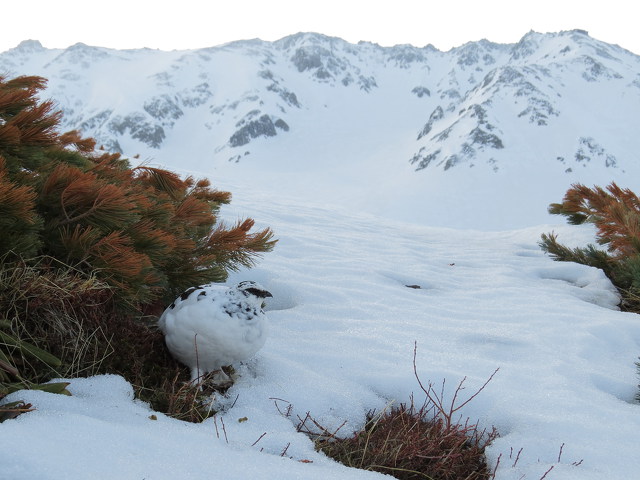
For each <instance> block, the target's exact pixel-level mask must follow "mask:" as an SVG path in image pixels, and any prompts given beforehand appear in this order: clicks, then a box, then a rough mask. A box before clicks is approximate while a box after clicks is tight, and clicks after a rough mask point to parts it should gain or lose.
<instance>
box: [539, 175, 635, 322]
mask: <svg viewBox="0 0 640 480" xmlns="http://www.w3.org/2000/svg"><path fill="white" fill-rule="evenodd" d="M549 213H552V214H556V215H564V216H565V217H567V221H568V222H569V223H570V224H573V225H579V224H582V223H585V222H588V223H593V224H594V225H595V227H596V229H597V232H596V241H597V243H598V245H600V246H602V247H605V249H602V248H598V247H596V246H595V245H587V246H585V247H579V248H569V247H566V246H564V245H562V244H560V243H559V242H558V239H557V235H555V234H554V233H550V234H543V235H542V240H541V242H540V246H541V248H542V249H543V250H544V251H545V252H547V253H548V254H549V255H551V257H552V258H553V259H554V260H558V261H562V262H576V263H581V264H584V265H590V266H593V267H597V268H600V269H602V270H603V271H604V273H605V274H606V275H607V276H608V277H609V279H610V280H611V282H612V283H613V284H614V285H615V286H616V287H617V288H618V290H619V291H620V293H621V296H622V303H621V305H620V306H621V308H622V309H624V310H627V311H634V312H639V311H640V199H639V198H638V196H637V195H636V194H635V193H633V192H632V191H631V190H629V189H623V188H620V187H619V186H618V185H616V184H615V183H611V184H610V185H609V186H607V188H606V190H605V189H603V188H601V187H593V188H588V187H585V186H584V185H580V184H575V185H573V186H572V187H571V188H570V189H569V190H568V191H567V193H566V195H565V197H564V199H563V201H562V203H554V204H551V205H550V206H549Z"/></svg>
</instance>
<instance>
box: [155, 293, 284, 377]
mask: <svg viewBox="0 0 640 480" xmlns="http://www.w3.org/2000/svg"><path fill="white" fill-rule="evenodd" d="M271 296H272V295H271V294H270V293H269V292H268V291H266V290H265V289H264V288H263V287H262V286H260V285H259V284H257V283H255V282H240V283H239V284H238V285H236V286H235V287H230V288H229V287H225V286H221V285H214V284H210V285H203V286H199V287H193V288H190V289H188V290H186V291H185V292H184V293H183V294H182V295H180V296H179V297H178V298H177V299H176V300H175V301H174V302H173V303H172V304H171V305H170V306H169V307H168V308H167V309H166V310H165V311H164V313H163V314H162V316H161V317H160V320H159V322H158V325H159V326H160V329H161V330H162V331H163V332H164V335H165V342H166V344H167V347H168V348H169V351H170V352H171V354H172V355H173V356H174V357H175V358H176V359H177V360H178V361H180V362H181V363H183V364H185V365H187V366H188V367H189V368H190V369H191V379H192V380H197V379H198V378H200V377H201V376H202V375H204V374H205V373H208V372H212V371H214V370H218V369H220V368H221V367H223V366H227V365H232V364H233V363H236V362H240V361H243V360H246V359H248V358H250V357H251V356H253V355H254V354H255V353H256V352H257V351H258V350H260V349H261V348H262V346H263V345H264V343H265V341H266V338H267V328H268V325H267V318H266V315H265V313H264V311H263V310H262V302H263V300H264V298H265V297H271Z"/></svg>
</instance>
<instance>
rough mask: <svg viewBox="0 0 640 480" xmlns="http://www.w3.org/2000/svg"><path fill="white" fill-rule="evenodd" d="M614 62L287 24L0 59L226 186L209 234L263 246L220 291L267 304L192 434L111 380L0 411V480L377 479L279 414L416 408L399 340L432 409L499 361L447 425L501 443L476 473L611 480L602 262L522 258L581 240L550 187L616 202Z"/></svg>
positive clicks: (622, 116) (603, 56)
mask: <svg viewBox="0 0 640 480" xmlns="http://www.w3.org/2000/svg"><path fill="white" fill-rule="evenodd" d="M638 62H639V60H638V57H636V56H634V55H632V54H631V53H629V52H627V51H625V50H623V49H621V48H619V47H615V46H611V45H607V44H604V43H602V42H598V41H597V40H595V39H592V38H590V37H588V36H587V35H586V34H585V33H583V32H580V31H572V32H561V33H558V34H547V35H541V34H537V33H533V32H532V33H529V34H527V35H526V36H525V37H524V38H523V39H522V41H521V42H519V43H518V44H516V45H498V44H493V43H491V42H488V41H482V42H477V43H471V44H467V45H465V46H463V47H460V48H458V49H453V50H451V51H449V52H439V51H437V50H435V49H434V48H432V47H425V48H422V49H420V48H414V47H410V46H398V47H394V48H382V47H379V46H377V45H374V44H368V43H363V44H358V45H352V44H348V43H346V42H344V41H342V40H340V39H335V38H328V37H324V36H321V35H317V34H299V35H294V36H292V37H287V38H285V39H282V40H280V41H278V42H273V43H268V42H262V41H259V40H252V41H242V42H236V43H232V44H228V45H224V46H221V47H215V48H210V49H203V50H195V51H174V52H161V51H151V50H136V51H113V50H108V49H103V48H98V47H88V46H86V45H80V44H79V45H75V46H73V47H70V48H69V49H66V50H47V49H44V48H42V47H41V46H40V45H39V44H38V43H37V42H27V43H23V44H21V45H20V46H19V47H18V48H16V49H13V50H10V51H7V52H4V53H2V54H0V70H4V71H7V72H13V73H24V74H39V75H43V76H46V77H48V78H49V79H50V87H49V90H48V91H47V95H51V96H52V97H54V98H55V99H56V100H57V101H58V102H59V104H60V106H61V107H62V108H63V109H64V110H65V113H66V118H67V120H66V121H67V124H66V125H65V127H66V128H72V127H80V128H82V129H83V130H84V131H85V133H87V134H91V135H95V136H96V137H97V138H98V139H99V140H100V142H101V143H103V144H104V145H105V147H107V148H116V149H120V150H122V151H123V152H124V153H125V154H126V155H128V156H133V155H135V154H140V161H147V162H155V163H159V164H163V165H167V166H170V167H171V168H174V169H177V170H180V171H182V172H195V173H196V174H197V175H198V176H202V175H208V176H210V177H211V179H212V181H213V184H214V185H215V186H217V187H220V188H223V189H228V190H229V191H231V192H232V193H233V194H234V199H233V202H232V204H231V205H230V206H227V207H225V208H224V209H223V212H222V213H223V216H224V217H225V219H226V220H228V221H230V222H232V221H235V220H236V219H237V218H238V217H252V218H255V219H256V220H257V221H258V222H259V225H258V226H259V227H261V226H270V227H272V228H273V229H274V230H275V232H276V235H277V237H278V238H279V239H280V241H279V243H278V245H277V247H276V249H275V250H274V252H272V253H269V254H267V255H266V256H265V257H264V260H263V261H262V262H261V263H260V264H259V266H258V267H257V268H255V269H253V270H250V271H243V272H240V273H238V274H234V275H232V277H231V278H230V279H229V283H234V282H237V281H238V280H241V279H252V280H257V281H259V282H260V283H262V284H263V285H265V287H267V288H268V289H269V290H270V291H271V292H272V293H273V294H274V298H273V299H270V303H269V304H268V315H269V318H270V321H271V336H270V338H269V340H268V341H267V344H266V346H265V347H264V349H263V350H261V351H260V352H259V353H258V355H257V356H256V357H255V358H254V359H253V360H252V361H250V362H248V363H247V364H246V365H244V366H242V367H239V372H240V374H241V377H240V380H239V381H238V383H237V384H236V385H235V386H234V387H233V388H232V389H231V391H230V392H229V396H228V397H227V398H218V399H217V402H218V406H219V407H222V408H223V413H221V414H219V415H218V416H217V418H216V420H215V421H214V420H208V421H206V422H204V423H203V424H201V425H191V424H184V423H181V422H178V421H175V420H172V419H169V418H166V417H164V416H163V415H160V414H156V416H157V420H151V419H150V418H149V416H150V415H152V414H154V412H151V411H150V410H149V409H148V408H147V406H145V405H144V404H141V403H139V402H137V401H134V400H132V399H131V389H130V387H129V386H128V385H127V384H126V382H123V381H122V379H120V378H118V377H109V376H106V377H94V378H91V379H87V380H74V381H73V382H72V385H71V386H70V390H71V391H72V392H73V393H74V396H73V397H61V396H53V395H49V394H45V393H42V392H19V393H16V394H13V395H12V396H10V397H9V398H8V399H7V400H9V401H10V400H15V399H18V398H20V399H24V400H25V401H28V402H31V403H33V404H34V406H36V408H37V410H36V411H35V412H32V413H29V414H26V415H22V416H20V417H18V418H17V419H16V420H13V421H10V422H5V423H3V424H2V425H1V426H0V432H1V434H0V465H1V466H2V469H1V470H0V478H2V474H4V475H7V476H8V477H7V478H11V479H12V480H31V479H42V480H49V479H51V480H53V479H54V478H58V477H59V476H60V472H64V475H65V477H66V478H69V479H85V478H96V479H101V478H104V479H107V478H122V479H140V478H147V479H170V478H178V477H180V478H194V479H208V478H212V476H217V477H221V478H238V479H240V478H256V479H262V478H264V479H271V478H282V479H299V478H305V479H306V478H309V479H313V478H335V479H345V480H352V479H359V478H384V477H383V476H381V475H379V474H374V473H367V472H361V471H357V470H350V469H347V468H345V467H342V466H340V465H336V464H335V463H333V462H331V461H330V460H328V459H327V458H325V457H324V456H323V455H321V454H318V453H316V452H314V451H313V447H312V444H311V443H310V441H309V440H308V438H307V437H305V436H304V435H302V434H300V433H297V432H296V429H295V425H296V423H297V418H296V416H297V415H300V416H304V415H305V414H306V412H310V413H311V414H312V415H313V416H314V418H316V419H318V420H319V421H320V422H322V423H323V424H324V425H326V426H327V428H331V427H337V426H338V425H340V424H341V423H342V422H343V421H345V420H346V421H347V424H346V426H345V427H344V429H343V432H344V433H345V434H348V433H349V432H350V431H352V430H354V429H357V428H359V427H360V426H362V424H363V422H364V418H365V414H366V412H367V411H369V410H370V409H373V408H375V409H378V410H380V409H382V408H384V407H385V406H386V405H388V404H389V402H391V401H397V402H405V401H407V400H408V399H409V397H410V395H411V394H412V393H414V394H415V395H416V399H417V402H419V400H420V391H419V388H418V385H417V383H416V380H415V378H414V376H413V370H412V354H413V346H414V342H417V345H418V350H417V367H418V371H419V373H420V376H421V378H422V380H423V382H426V381H433V382H434V383H435V384H440V383H441V382H442V381H443V380H444V379H446V385H447V388H446V393H447V394H448V395H450V394H451V390H452V389H453V388H454V387H455V385H456V384H457V383H458V382H459V381H460V380H461V379H462V378H463V377H465V376H466V377H467V388H466V390H464V392H463V396H464V394H466V393H471V392H475V390H476V389H477V388H478V387H479V386H480V385H482V384H483V383H484V382H485V381H486V380H487V378H489V376H490V375H491V373H492V372H493V371H494V370H495V369H496V368H499V371H498V373H497V374H496V376H495V377H494V379H493V380H492V381H491V382H490V383H489V385H488V386H487V387H486V388H485V390H484V391H483V392H482V393H481V394H480V395H479V396H478V397H477V398H476V399H474V401H473V402H471V403H470V404H469V405H468V406H467V407H466V408H465V409H464V410H463V411H462V412H461V413H462V415H463V416H464V417H465V418H466V417H467V416H468V417H470V418H471V419H472V420H476V419H478V420H479V422H480V424H481V425H483V426H487V427H490V426H492V425H494V426H495V427H497V429H498V431H499V432H500V434H501V436H500V438H499V439H497V440H496V441H495V442H494V444H493V445H492V446H491V447H490V448H489V449H488V452H487V454H488V458H489V461H490V463H491V465H496V463H497V461H498V458H499V457H500V458H501V461H500V465H499V468H498V472H497V477H496V478H497V479H498V480H520V479H530V480H538V479H540V478H541V477H542V476H543V475H544V474H545V472H547V471H548V470H549V468H551V467H553V470H552V471H551V472H550V473H549V475H548V476H547V477H546V478H547V479H554V480H573V479H580V480H590V479H598V480H601V479H613V480H618V479H620V480H623V479H624V480H627V479H630V478H635V476H637V472H638V471H640V460H639V459H638V456H637V446H636V443H637V432H638V430H639V429H640V416H639V415H638V412H639V410H638V408H640V406H639V405H638V403H637V402H635V401H634V395H635V394H636V392H637V387H636V385H637V383H638V378H637V375H636V369H635V366H634V362H635V361H636V360H637V357H638V355H640V323H639V322H638V320H637V315H634V314H630V313H622V312H620V311H618V310H617V309H616V308H615V305H616V303H617V296H616V293H615V291H614V289H613V287H612V286H611V284H610V283H609V282H608V280H607V279H606V278H605V277H604V275H603V273H602V272H601V271H599V270H596V269H593V268H589V267H585V266H581V265H576V264H564V263H557V262H553V261H551V260H550V259H549V258H548V257H546V256H545V255H543V253H542V252H541V251H540V249H539V248H538V246H537V242H538V240H539V238H540V234H541V233H543V232H549V231H551V230H555V231H556V232H557V233H559V234H560V241H562V242H563V243H568V244H570V245H583V244H585V243H587V242H589V241H592V240H593V232H592V231H591V230H589V229H588V228H586V227H585V228H582V227H580V228H579V227H569V226H566V225H564V224H562V223H561V222H562V219H558V218H553V217H552V218H549V217H548V216H547V215H546V206H547V205H548V204H549V203H550V202H554V201H558V200H560V199H561V197H562V195H563V193H564V192H565V191H566V189H567V188H568V187H569V185H570V184H571V183H572V182H574V181H582V182H585V183H587V184H592V183H597V184H600V185H603V184H606V183H608V182H609V181H611V180H616V181H618V182H619V183H620V184H621V185H623V186H630V187H632V188H635V189H636V190H640V185H637V183H638V179H639V178H640V176H639V175H638V174H639V173H640V172H639V171H638V156H637V152H638V151H640V149H639V148H638V147H640V145H638V142H640V139H639V138H638V136H637V133H636V131H635V126H636V124H637V122H636V121H635V115H636V112H637V111H638V107H640V105H638V103H639V102H640V76H639V75H640V68H639V63H638ZM438 107H440V109H438ZM274 132H275V135H273V133H274ZM445 137H446V138H445ZM245 140H248V141H247V142H246V143H244V142H245ZM500 146H502V147H501V148H500ZM438 150H440V152H438V153H436V152H437V151H438ZM432 154H433V156H432V157H429V156H430V155H432ZM427 158H430V160H429V161H428V162H426V161H425V160H426V159H427ZM412 160H413V161H412ZM547 222H554V224H546V223H547ZM439 227H463V228H462V229H449V228H439ZM488 230H498V231H488ZM406 285H419V286H420V287H421V288H407V287H406ZM449 398H450V397H449ZM274 399H279V400H274ZM289 405H291V408H292V416H291V417H290V418H284V417H283V416H282V415H281V414H280V412H281V411H284V410H286V409H287V407H288V406H289ZM245 417H246V418H247V420H246V421H243V422H239V421H238V420H239V419H243V418H245ZM216 422H217V423H216ZM222 422H224V425H225V429H226V434H227V438H226V439H225V437H224V435H223V434H222V432H220V429H221V426H222ZM216 425H217V427H218V434H216ZM263 434H264V435H263ZM287 445H288V447H287ZM285 449H286V455H284V457H281V454H282V452H283V451H284V450H285ZM520 449H522V451H521V454H520V455H519V458H518V461H517V462H516V461H515V459H516V458H515V457H516V456H517V453H518V452H519V451H520ZM560 452H562V454H561V455H560ZM559 456H560V460H558V457H559ZM308 461H310V463H308ZM514 463H515V465H514ZM578 463H579V465H578V466H576V465H575V464H578Z"/></svg>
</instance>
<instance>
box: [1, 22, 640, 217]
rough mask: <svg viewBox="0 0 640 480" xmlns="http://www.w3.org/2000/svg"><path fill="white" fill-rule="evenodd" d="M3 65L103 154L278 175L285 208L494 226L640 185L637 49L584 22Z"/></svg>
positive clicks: (63, 54) (265, 178) (13, 59)
mask: <svg viewBox="0 0 640 480" xmlns="http://www.w3.org/2000/svg"><path fill="white" fill-rule="evenodd" d="M0 71H5V72H8V73H9V74H38V75H42V76H45V77H47V78H48V79H49V80H50V83H49V89H48V90H47V92H46V95H49V96H51V97H53V98H54V99H55V100H56V101H57V102H58V103H59V106H60V107H61V108H62V109H63V111H64V112H65V125H64V127H65V128H68V129H71V128H79V129H81V130H82V131H83V132H84V134H86V135H90V136H94V137H96V138H97V139H98V141H99V144H101V145H104V146H105V148H107V149H109V150H115V151H122V152H124V153H125V155H127V156H129V157H132V156H137V155H139V158H140V159H141V160H140V161H147V162H152V163H159V164H162V165H166V166H169V167H171V168H174V169H182V170H197V171H204V172H207V173H209V174H211V175H212V176H214V178H216V179H219V180H220V181H223V182H225V181H232V182H235V181H248V182H249V183H259V182H278V183H281V184H282V183H284V184H286V185H287V189H288V190H289V191H290V192H289V193H290V194H291V197H292V201H295V200H305V199H306V200H314V201H318V200H322V201H324V202H331V203H333V204H342V205H350V206H351V207H352V208H354V209H358V210H361V211H366V212H369V213H375V214H384V215H386V216H388V217H390V218H402V219H404V220H410V221H419V222H421V223H425V224H430V225H436V226H449V227H472V228H479V229H500V228H505V227H514V228H516V227H523V226H527V225H531V224H535V223H540V222H545V221H548V220H549V219H548V218H547V215H546V207H547V205H548V204H549V203H551V202H554V201H559V200H560V198H561V197H562V195H563V193H564V192H565V191H566V190H567V189H568V187H569V186H570V184H571V183H573V182H578V181H579V182H583V183H587V184H593V183H597V184H607V183H609V182H610V181H612V180H615V181H618V182H619V183H620V184H622V185H624V186H628V187H631V188H634V189H636V188H639V187H640V185H638V178H640V162H639V157H638V153H637V152H639V151H640V138H638V136H637V135H636V132H635V125H636V122H635V116H636V112H637V111H638V110H639V109H640V58H639V57H637V56H636V55H633V54H632V53H630V52H628V51H626V50H624V49H622V48H620V47H618V46H613V45H608V44H606V43H603V42H600V41H598V40H596V39H593V38H591V37H589V36H588V35H587V34H586V32H583V31H580V30H574V31H568V32H560V33H555V34H538V33H535V32H530V33H528V34H527V35H525V36H524V37H523V38H522V40H521V41H520V42H518V43H517V44H514V45H501V44H495V43H491V42H489V41H486V40H483V41H479V42H473V43H468V44H466V45H463V46H461V47H459V48H455V49H452V50H450V51H448V52H440V51H438V50H436V49H435V48H433V47H431V46H427V47H424V48H416V47H412V46H409V45H401V46H396V47H390V48H384V47H380V46H378V45H375V44H371V43H360V44H357V45H353V44H350V43H347V42H345V41H343V40H341V39H339V38H332V37H326V36H323V35H319V34H313V33H301V34H297V35H292V36H290V37H286V38H283V39H281V40H278V41H276V42H263V41H260V40H249V41H239V42H234V43H230V44H226V45H222V46H219V47H212V48H207V49H200V50H189V51H172V52H162V51H156V50H130V51H117V50H109V49H104V48H99V47H90V46H87V45H83V44H77V45H74V46H71V47H69V48H67V49H66V50H49V49H45V48H43V47H42V46H41V45H40V44H39V43H38V42H35V41H27V42H23V43H22V44H20V45H19V46H18V47H16V48H15V49H11V50H8V51H6V52H4V53H1V54H0ZM301 174H302V175H301ZM328 191H330V192H331V196H328V195H327V192H328Z"/></svg>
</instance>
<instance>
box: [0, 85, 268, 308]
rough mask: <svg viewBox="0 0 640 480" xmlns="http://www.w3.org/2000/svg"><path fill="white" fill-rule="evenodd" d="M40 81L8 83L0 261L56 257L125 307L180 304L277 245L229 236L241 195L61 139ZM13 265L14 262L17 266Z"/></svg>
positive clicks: (1, 108)
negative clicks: (232, 208)
mask: <svg viewBox="0 0 640 480" xmlns="http://www.w3.org/2000/svg"><path fill="white" fill-rule="evenodd" d="M44 85H45V80H44V79H42V78H39V77H18V78H15V79H13V80H6V79H4V78H3V77H0V227H2V228H3V232H6V234H5V235H3V236H2V239H1V240H0V255H13V256H15V257H16V258H18V257H21V258H30V257H33V256H35V255H48V256H51V257H53V258H56V259H58V260H60V261H62V262H64V263H65V264H66V265H70V266H72V267H74V268H76V269H79V270H81V271H83V272H86V273H89V272H90V273H91V274H95V275H96V276H97V277H98V278H99V279H100V280H102V281H104V282H106V283H107V284H108V285H109V286H110V287H113V293H114V295H115V297H116V298H117V300H118V302H119V303H120V304H122V305H124V304H126V303H129V304H130V305H132V306H134V307H138V308H139V307H140V306H142V305H148V304H150V303H152V302H153V301H154V300H157V299H161V298H164V299H165V300H168V299H171V298H172V297H174V296H175V295H177V294H178V293H179V292H181V291H183V290H184V289H185V288H188V287H190V286H193V285H196V284H200V283H205V282H220V281H224V280H225V278H226V275H227V272H228V271H229V270H233V269H237V268H238V267H240V266H251V265H252V264H253V262H254V259H255V257H256V255H258V254H260V253H261V252H266V251H269V250H270V249H272V248H273V246H274V243H275V241H274V240H273V233H272V231H271V230H270V229H268V228H267V229H263V230H261V231H257V232H252V231H251V230H252V227H253V225H254V222H253V220H251V219H245V220H242V221H239V222H238V223H237V224H236V225H232V226H226V225H224V224H222V223H221V222H219V221H218V219H217V213H218V211H219V209H220V206H221V205H223V204H226V203H229V201H230V199H231V194H230V193H228V192H223V191H218V190H216V189H214V188H212V187H211V185H210V182H209V181H208V180H206V179H203V180H195V179H194V178H192V177H187V178H186V179H182V178H180V177H179V176H178V175H177V174H175V173H173V172H170V171H167V170H164V169H159V168H152V167H148V166H138V167H131V166H130V164H129V162H128V161H127V160H126V159H123V158H121V157H120V156H119V155H118V154H109V153H104V152H100V151H96V150H95V149H94V147H95V142H94V141H93V140H92V139H83V138H81V136H80V135H79V134H78V132H75V131H74V132H68V133H65V134H59V133H58V131H57V127H58V124H59V121H60V113H59V112H54V111H53V103H52V102H50V101H45V102H40V101H39V100H38V99H37V97H36V95H37V93H38V91H40V90H41V89H42V88H43V87H44ZM7 258H8V257H7Z"/></svg>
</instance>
